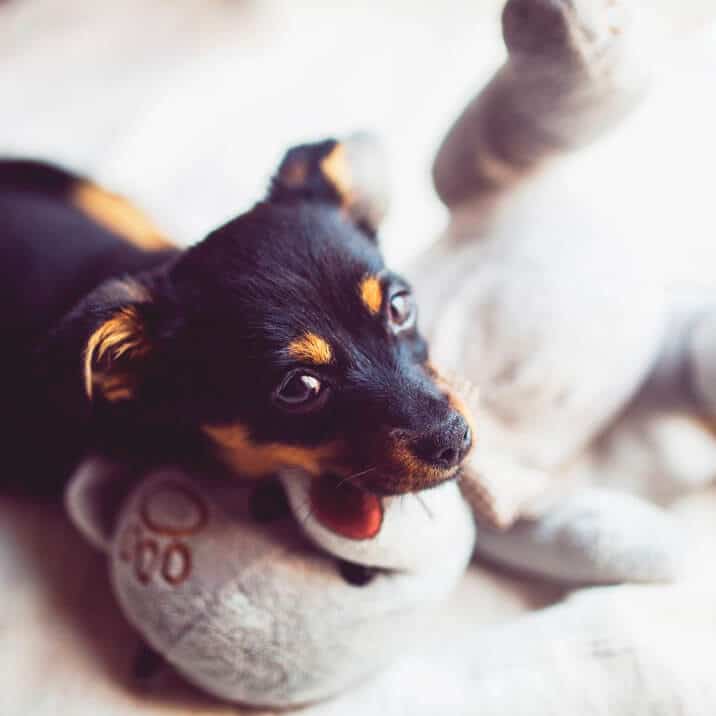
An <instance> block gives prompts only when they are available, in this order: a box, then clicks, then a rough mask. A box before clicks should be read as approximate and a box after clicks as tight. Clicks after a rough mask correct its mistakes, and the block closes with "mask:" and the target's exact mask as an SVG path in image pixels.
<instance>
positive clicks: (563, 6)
mask: <svg viewBox="0 0 716 716" xmlns="http://www.w3.org/2000/svg"><path fill="white" fill-rule="evenodd" d="M503 26H504V34H505V40H506V43H507V46H508V50H509V58H508V60H507V62H506V64H505V65H504V66H503V67H502V68H501V69H500V70H499V71H498V72H497V74H496V75H495V77H494V79H493V80H492V81H491V82H490V83H489V85H488V86H487V87H486V88H485V89H484V90H483V91H482V93H481V94H480V95H479V96H478V97H477V98H476V99H475V100H474V101H473V102H472V103H471V104H470V105H469V106H468V108H467V109H466V110H465V112H464V114H463V115H462V116H461V117H460V118H459V119H458V121H457V123H456V124H455V126H454V128H453V129H452V130H451V132H450V133H449V135H448V137H447V138H446V140H445V142H444V143H443V146H442V147H441V149H440V151H439V153H438V156H437V159H436V163H435V172H434V175H435V183H436V187H437V190H438V192H439V194H440V196H441V198H442V199H443V201H444V202H445V203H446V205H447V206H448V208H449V209H450V217H451V218H450V225H449V227H448V229H447V231H446V234H445V236H444V237H443V238H442V239H441V240H440V241H439V242H438V243H437V244H436V245H435V246H434V247H433V248H431V249H430V250H429V251H428V252H427V253H426V254H425V256H423V257H422V258H421V260H420V261H419V262H418V263H417V265H416V266H415V267H414V269H413V271H412V276H413V279H414V282H415V285H416V289H417V292H418V294H419V297H420V301H421V309H422V311H423V314H422V317H421V320H422V322H423V327H424V329H425V330H426V331H427V333H428V334H429V336H430V337H431V339H432V346H433V358H434V360H435V362H436V363H437V364H438V365H439V366H440V367H441V368H442V369H443V370H444V371H445V373H446V374H447V375H449V376H450V378H451V379H453V381H455V382H456V383H461V384H464V388H465V390H464V393H465V398H466V400H469V401H472V402H473V403H474V405H475V406H476V408H477V420H476V426H477V434H478V446H477V449H476V451H475V456H474V458H473V459H472V460H471V462H470V464H469V465H468V466H467V468H466V470H465V474H464V476H463V478H462V482H461V487H462V495H464V497H461V496H460V493H459V492H458V490H457V488H456V485H454V484H453V485H447V486H445V487H444V488H441V489H440V490H437V491H432V492H431V493H426V494H425V495H424V496H416V497H415V498H411V499H408V500H407V501H405V502H403V501H401V500H393V501H386V502H384V503H383V506H382V509H383V515H384V517H385V518H386V519H384V522H383V523H382V525H381V530H380V531H379V533H378V534H377V536H376V537H374V538H372V539H370V540H365V541H361V542H356V541H351V540H348V539H346V538H342V537H339V536H337V535H336V534H335V533H334V532H332V531H331V530H330V529H327V528H326V526H325V524H323V523H322V522H321V520H320V519H318V518H317V516H316V515H315V514H313V513H312V511H311V509H310V505H309V502H308V498H307V495H308V493H309V491H310V485H309V484H308V483H307V482H306V481H305V480H304V479H303V478H302V477H301V476H295V475H292V476H284V477H283V480H284V485H285V487H286V489H287V492H288V496H289V505H290V508H291V511H292V514H293V517H294V519H293V521H291V520H290V519H289V521H288V522H286V521H285V520H284V521H279V522H278V523H269V524H266V525H259V526H257V525H256V524H255V522H252V521H251V519H250V518H249V516H248V512H247V508H246V495H245V494H243V493H240V491H238V492H233V493H231V491H229V492H227V488H225V487H210V486H205V487H202V488H198V487H196V483H195V482H192V481H191V480H189V479H188V478H187V476H185V475H181V474H177V473H176V472H172V471H164V472H161V473H158V474H153V475H149V476H147V477H146V478H144V480H142V481H141V482H140V483H139V484H138V486H137V487H136V488H135V489H134V490H133V492H132V493H131V494H130V495H129V496H127V497H126V498H125V499H124V500H123V501H122V502H121V507H120V508H119V513H118V514H114V513H108V512H107V510H106V509H105V507H106V505H107V499H106V498H107V497H108V496H110V497H111V496H113V494H114V492H113V490H114V487H116V485H117V479H116V477H117V476H116V475H114V474H113V467H112V466H111V465H107V464H106V463H102V462H97V461H90V462H88V463H86V464H85V465H84V466H83V467H82V468H81V469H80V471H79V472H78V473H77V476H76V477H75V479H74V481H73V482H72V484H71V485H70V488H69V491H68V499H67V504H68V508H69V512H70V514H71V516H72V517H73V519H74V521H75V523H76V524H77V525H78V526H79V527H80V529H81V531H82V532H83V533H84V534H85V535H86V536H88V538H89V539H90V540H91V541H93V542H94V543H95V544H97V545H99V546H101V547H103V548H104V549H106V550H108V551H109V554H110V568H111V574H112V579H113V586H114V590H115V593H116V595H117V597H118V598H119V601H120V604H121V605H122V607H123V610H124V612H125V614H126V615H127V617H128V619H129V621H130V622H131V623H132V624H133V626H134V627H135V628H136V629H137V630H138V631H139V632H140V633H141V634H142V635H143V636H144V638H145V639H146V640H147V641H148V642H149V643H150V644H151V645H152V646H153V647H154V648H155V649H156V650H158V651H159V652H161V653H162V654H163V655H164V656H165V657H166V659H167V660H168V661H169V662H170V663H172V664H173V665H174V666H175V667H176V668H177V669H178V670H179V671H180V672H182V673H183V674H184V675H185V676H186V677H187V678H188V679H189V680H190V681H193V682H194V683H196V684H198V685H199V686H201V687H202V688H204V689H206V690H208V691H210V692H211V693H213V694H215V695H217V696H219V697H221V698H223V699H228V700H232V701H238V702H243V703H247V702H248V703H251V704H254V705H266V706H281V707H282V706H295V705H298V704H305V703H307V702H313V701H317V700H321V699H325V698H327V697H329V696H331V697H335V698H334V699H333V700H331V701H327V702H325V703H323V704H320V705H317V706H314V707H313V711H312V713H315V714H324V715H328V714H346V713H375V712H377V711H378V710H379V709H380V710H382V711H384V712H386V713H395V714H402V713H406V714H407V713H410V714H435V713H446V712H449V713H452V714H456V715H460V714H465V715H466V716H467V715H468V714H473V713H480V714H487V715H493V714H494V716H499V715H503V714H510V715H511V716H514V715H515V714H525V715H531V714H534V715H535V716H536V715H537V714H539V715H540V716H542V715H545V714H553V715H555V716H561V715H564V716H566V715H567V714H569V715H570V716H571V715H572V714H575V713H593V714H610V715H614V714H629V715H630V716H632V715H633V714H644V715H646V714H672V713H685V714H702V713H703V714H711V713H713V712H714V709H716V693H714V689H713V686H712V681H713V679H712V675H711V669H710V668H709V667H708V664H709V663H710V655H711V654H712V653H713V647H714V643H713V641H714V640H713V634H714V632H713V627H714V622H715V621H716V610H715V609H714V607H713V604H714V603H715V602H714V596H716V588H715V587H714V585H713V583H712V580H711V579H709V578H707V576H705V575H704V574H699V575H698V576H699V579H695V578H694V575H693V573H689V572H688V569H687V564H686V563H687V561H688V560H687V559H686V558H687V557H688V556H690V551H689V550H690V548H689V547H688V545H687V544H686V543H685V541H684V540H683V539H682V534H681V528H680V527H679V525H678V524H677V522H675V521H674V520H673V519H672V517H671V516H670V515H669V514H668V513H667V512H666V511H665V510H663V509H662V508H661V507H657V506H654V505H652V504H649V503H648V502H647V501H645V500H642V499H641V498H640V497H637V496H633V495H628V494H624V493H623V492H618V491H616V490H612V489H605V488H604V487H600V486H595V485H594V483H595V481H599V480H601V481H602V482H609V481H610V480H612V476H613V474H614V471H613V470H612V466H613V465H615V464H619V465H620V466H621V468H620V469H621V470H622V471H623V470H625V469H626V470H630V469H633V471H634V472H633V476H632V477H633V479H626V480H623V479H622V480H621V481H620V484H624V483H625V482H626V483H628V484H630V485H631V486H633V487H635V488H639V489H638V490H637V491H639V492H647V493H649V494H650V495H651V496H654V495H656V496H657V497H658V498H659V501H660V502H662V503H664V504H666V503H668V501H669V499H670V498H671V497H673V495H675V494H678V493H679V492H683V491H684V490H686V489H690V488H691V487H692V486H693V485H694V484H697V485H700V484H703V483H704V482H706V481H707V480H708V479H710V478H711V476H712V469H711V468H712V466H716V459H715V456H716V453H715V452H714V451H713V447H712V446H711V444H710V436H709V435H708V433H707V430H706V427H704V426H705V425H706V426H707V425H708V421H709V419H710V417H711V415H712V414H713V405H714V400H716V388H715V387H714V386H716V382H714V380H713V379H714V378H716V376H714V375H712V373H713V372H714V368H713V367H712V366H713V365H715V364H716V363H715V362H714V361H713V360H712V356H713V355H714V353H715V352H716V322H715V321H714V318H713V317H714V315H716V314H713V313H711V312H710V311H709V305H710V301H709V297H708V292H706V293H705V294H703V295H705V298H703V297H702V295H701V294H698V295H695V294H694V293H693V292H690V294H689V295H688V296H687V298H688V300H681V298H680V297H677V298H678V299H679V300H672V299H674V294H673V292H671V291H670V290H669V289H670V288H671V287H672V286H673V285H674V284H675V279H674V277H673V276H670V275H669V269H676V268H678V266H677V264H676V263H675V262H672V261H671V260H670V259H669V258H668V252H666V251H662V249H663V248H664V244H665V243H667V241H668V242H671V244H672V245H673V244H674V243H676V244H677V246H678V242H679V241H680V240H681V238H680V237H679V236H676V235H675V234H674V231H675V228H676V227H677V226H678V224H677V223H676V220H675V219H674V215H675V213H678V211H679V210H680V209H683V206H684V203H686V202H685V201H681V200H677V199H676V198H675V196H674V194H675V191H676V189H675V185H674V182H672V183H671V184H670V185H669V187H668V188H667V189H664V188H663V187H662V186H661V184H660V183H659V182H656V181H654V178H653V176H652V177H651V178H649V177H647V178H645V179H644V178H643V176H644V175H645V174H646V175H648V174H650V173H652V174H654V173H656V172H658V166H657V162H656V161H655V160H654V159H652V160H651V161H650V162H648V161H645V160H644V157H643V156H641V157H638V158H639V161H635V160H630V159H629V149H630V148H631V147H632V144H633V143H635V141H636V139H637V138H638V136H639V127H640V126H650V125H649V122H650V121H651V120H649V119H648V116H649V115H648V114H647V113H646V109H647V108H648V106H649V102H648V101H647V97H648V91H647V89H648V80H649V76H650V74H649V71H648V70H649V68H648V67H646V66H645V64H647V63H645V59H647V58H648V55H647V53H646V52H645V50H644V47H645V46H644V45H641V44H639V42H638V41H637V37H638V33H639V31H640V28H639V27H638V24H637V23H636V22H634V23H632V22H631V20H630V18H629V15H628V13H627V12H626V10H625V8H624V7H623V6H622V4H621V3H619V2H614V1H613V0H574V1H570V2H567V1H561V0H510V1H509V2H508V3H507V6H506V8H505V11H504V16H503ZM657 106H658V105H657ZM645 118H646V119H645ZM640 122H644V123H645V124H644V125H640ZM654 151H656V150H654ZM637 156H638V155H637ZM670 166H676V165H675V164H670ZM671 171H672V172H673V169H672V170H671ZM637 177H642V178H640V179H639V180H637ZM670 178H671V179H676V180H677V181H676V184H678V177H673V176H672V177H670ZM662 183H663V182H662ZM640 187H641V192H640V191H639V188H640ZM659 191H661V192H662V194H659ZM597 192H598V196H599V197H600V200H599V201H595V195H597V194H596V193H597ZM698 192H699V189H698V188H694V191H693V192H692V191H691V185H690V186H689V195H690V200H689V203H690V202H693V203H694V204H695V203H697V202H696V200H697V199H698V196H697V195H698ZM627 193H628V194H629V196H628V201H627V200H625V196H626V194H627ZM665 196H668V197H670V201H666V200H665ZM602 197H603V198H602ZM704 206H706V207H707V206H708V204H707V203H704ZM647 209H648V211H647ZM682 216H683V214H682ZM704 225H708V224H704ZM681 229H682V231H685V229H684V227H683V226H682V227H681ZM644 236H646V237H648V239H647V240H645V239H644V238H643V237H644ZM645 246H648V247H650V248H651V250H652V254H651V258H652V259H653V260H650V261H649V263H648V267H647V266H646V265H645V260H644V257H645V253H644V250H645ZM662 255H663V257H664V258H662ZM662 269H663V270H662ZM677 278H680V277H677ZM677 411H678V412H679V413H680V414H681V415H683V414H687V415H688V416H689V421H688V425H687V426H686V427H685V426H684V423H683V419H681V422H678V423H672V422H669V421H668V420H667V417H668V415H669V414H671V413H674V412H677ZM665 416H667V417H665ZM693 418H696V420H693ZM665 420H666V422H664V421H665ZM664 426H665V427H664ZM686 428H688V430H692V431H695V433H694V435H696V437H694V435H691V434H690V436H689V437H685V435H684V430H685V429H686ZM655 430H656V431H657V433H658V435H660V436H663V437H664V441H661V442H658V443H655V442H654V441H653V440H650V437H653V435H654V434H655V433H654V431H655ZM667 433H668V434H667ZM673 440H675V441H676V442H675V443H673V444H675V445H677V446H684V445H695V444H698V450H699V451H700V452H699V455H701V456H702V457H703V459H701V460H700V461H699V463H698V466H697V469H695V470H694V471H691V472H689V471H688V470H687V469H686V467H687V466H684V465H683V464H681V463H680V461H674V460H672V459H670V455H671V453H668V454H665V453H664V445H671V444H672V442H670V441H673ZM689 441H691V442H689ZM694 441H696V443H695V442H694ZM629 446H631V447H629ZM635 446H638V449H637V447H635ZM649 447H651V449H647V448H649ZM709 450H710V451H711V452H709ZM635 451H636V453H638V455H637V457H638V459H627V458H629V457H630V456H633V455H634V453H635ZM625 455H626V457H625ZM709 460H710V461H711V462H709ZM647 473H648V474H649V475H651V476H652V477H653V478H654V482H653V484H649V485H648V486H647V488H646V489H642V488H643V486H644V479H643V475H646V474H647ZM612 481H613V480H612ZM234 490H236V488H234ZM420 499H423V500H424V502H423V503H421V502H420ZM467 504H469V505H470V506H471V507H472V508H473V510H472V512H473V513H474V516H475V518H476V522H477V531H476V532H475V530H474V528H473V518H472V515H471V513H470V511H468V510H467V508H466V505H467ZM307 506H308V509H307ZM306 539H307V540H308V542H306V541H305V540H306ZM308 543H312V544H313V545H314V546H317V547H318V548H319V550H316V549H314V548H308V547H307V544H308ZM148 545H149V546H148ZM474 551H475V552H476V553H477V555H478V557H481V558H486V559H487V560H489V561H490V562H495V563H498V564H500V565H503V566H508V567H510V568H513V569H515V570H517V571H518V572H521V573H528V574H530V575H532V576H539V577H547V578H549V579H551V580H553V581H556V582H558V583H561V584H565V585H569V586H570V587H575V586H585V585H594V584H615V583H620V582H630V581H631V582H644V583H652V584H654V583H656V584H659V583H661V584H659V586H639V587H637V586H615V587H602V588H600V589H587V590H580V591H578V592H577V593H576V594H574V595H573V596H571V597H569V598H568V599H567V600H566V601H564V602H562V603H560V604H558V605H556V606H553V607H551V608H549V609H546V610H543V611H539V612H537V613H535V614H532V615H528V616H526V617H521V618H519V619H517V620H515V621H512V622H509V623H507V624H504V625H499V626H492V627H489V628H485V629H483V630H479V631H478V630H475V629H474V628H472V627H473V625H474V624H475V623H476V622H475V621H474V620H473V618H472V617H469V616H467V614H468V613H469V610H470V609H472V610H486V611H489V610H490V608H491V607H490V605H489V604H486V603H485V602H479V601H478V600H475V601H474V602H473V603H470V602H468V604H467V605H466V608H467V610H468V611H467V612H462V613H458V614H456V616H455V620H457V621H458V622H460V623H464V624H466V625H469V627H468V628H463V629H458V630H457V631H458V633H457V635H456V636H455V632H453V637H454V638H453V637H451V639H450V640H449V641H442V642H440V640H438V641H439V642H440V646H439V647H435V642H434V641H433V642H431V641H429V640H428V639H427V637H425V639H422V637H423V636H424V634H423V633H422V629H423V628H425V631H428V629H427V625H429V624H430V623H431V622H432V620H433V619H434V614H435V607H436V605H438V608H439V605H440V603H442V600H444V599H445V598H446V597H447V595H448V594H449V593H450V592H451V590H452V589H453V588H454V587H455V584H456V582H457V581H458V578H459V576H460V574H461V572H462V570H463V569H464V567H465V564H466V562H467V561H468V559H469V558H470V556H471V554H473V552H474ZM346 564H347V565H349V567H350V569H349V571H348V572H346V571H345V569H344V567H342V566H338V567H336V565H346ZM361 566H362V567H368V568H370V570H365V571H361V570H360V567H361ZM376 568H377V569H376ZM351 570H353V571H352V572H351ZM356 570H357V572H356ZM682 571H686V573H687V577H686V578H685V581H683V582H681V583H678V584H672V585H664V584H663V583H664V582H672V581H674V580H676V579H677V577H678V576H679V574H680V572H682ZM469 572H470V574H469V576H468V577H467V580H469V581H471V584H473V586H474V592H473V594H478V593H479V590H480V589H483V588H484V589H488V588H489V586H488V585H487V582H485V581H483V577H482V576H480V575H482V574H484V573H483V572H479V573H478V572H477V571H476V570H474V569H470V570H469ZM351 574H352V575H353V577H352V576H351ZM355 574H358V575H360V577H359V578H358V579H356V578H354V577H355ZM359 584H362V586H359ZM516 588H517V589H519V588H518V587H516ZM473 616H474V615H473ZM408 637H410V638H408ZM369 676H371V677H372V678H371V679H370V680H368V681H365V680H366V679H367V678H368V677H369ZM342 692H344V693H342Z"/></svg>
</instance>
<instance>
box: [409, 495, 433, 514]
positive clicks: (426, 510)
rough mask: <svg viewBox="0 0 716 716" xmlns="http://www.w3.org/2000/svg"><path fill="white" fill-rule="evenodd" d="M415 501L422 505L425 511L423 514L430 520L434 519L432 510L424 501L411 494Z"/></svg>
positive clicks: (418, 496)
mask: <svg viewBox="0 0 716 716" xmlns="http://www.w3.org/2000/svg"><path fill="white" fill-rule="evenodd" d="M413 495H414V497H415V499H416V500H417V501H418V502H419V503H420V504H421V505H422V507H423V509H424V510H425V514H426V515H427V516H428V517H429V518H430V519H431V520H433V519H435V515H434V514H433V512H432V510H431V509H430V508H429V507H428V506H427V505H426V504H425V500H423V498H422V497H421V496H420V495H419V494H418V493H417V492H414V493H413Z"/></svg>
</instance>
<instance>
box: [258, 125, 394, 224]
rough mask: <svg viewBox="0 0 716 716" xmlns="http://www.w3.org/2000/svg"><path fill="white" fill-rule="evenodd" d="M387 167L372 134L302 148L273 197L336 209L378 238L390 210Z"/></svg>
mask: <svg viewBox="0 0 716 716" xmlns="http://www.w3.org/2000/svg"><path fill="white" fill-rule="evenodd" d="M385 164H386V162H385V157H384V153H383V150H382V148H381V146H380V144H379V143H378V142H377V140H376V139H375V138H373V137H371V136H370V135H367V134H356V135H353V136H351V137H349V138H348V139H345V140H343V141H338V140H335V139H328V140H326V141H323V142H318V143H316V144H302V145H300V146H298V147H294V148H293V149H290V150H289V151H288V152H287V153H286V156H285V157H284V158H283V161H282V162H281V165H280V166H279V168H278V171H277V172H276V175H275V176H274V178H273V181H272V184H271V191H270V192H269V197H268V198H269V201H272V202H287V201H293V200H304V201H317V202H325V203H330V204H333V205H335V206H338V207H340V209H341V211H343V212H344V214H345V215H346V216H347V217H348V218H350V219H351V220H352V221H353V222H355V224H356V225H357V226H358V227H359V228H361V229H362V230H363V231H365V233H366V234H367V235H368V236H370V237H371V238H374V237H375V235H376V233H377V231H378V227H379V225H380V223H381V221H382V220H383V218H384V217H385V214H386V212H387V209H388V182H387V172H386V171H385Z"/></svg>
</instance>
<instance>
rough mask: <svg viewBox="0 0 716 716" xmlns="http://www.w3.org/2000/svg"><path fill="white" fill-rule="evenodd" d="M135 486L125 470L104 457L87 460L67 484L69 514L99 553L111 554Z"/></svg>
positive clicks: (66, 497) (66, 506)
mask: <svg viewBox="0 0 716 716" xmlns="http://www.w3.org/2000/svg"><path fill="white" fill-rule="evenodd" d="M131 485H132V482H131V481H130V480H128V479H127V476H126V474H125V471H124V469H123V468H122V467H120V466H119V465H117V464H116V463H113V462H111V461H109V460H106V459H104V458H101V457H90V458H87V459H86V460H84V461H83V462H82V463H81V464H80V466H79V467H78V468H77V470H76V471H75V473H74V474H73V475H72V477H71V478H70V481H69V482H68V483H67V487H66V488H65V509H66V511H67V514H68V515H69V518H70V520H71V521H72V523H73V524H74V525H75V527H76V528H77V529H78V530H79V531H80V532H81V534H82V536H83V537H84V538H85V539H86V540H87V541H88V542H89V543H90V544H91V545H92V546H94V547H96V548H97V549H101V550H103V551H105V552H107V551H108V550H109V548H110V544H111V541H112V536H113V533H114V525H115V521H116V519H117V515H118V513H119V509H120V507H121V505H122V502H123V500H124V498H125V496H126V495H127V492H128V490H129V489H130V488H131Z"/></svg>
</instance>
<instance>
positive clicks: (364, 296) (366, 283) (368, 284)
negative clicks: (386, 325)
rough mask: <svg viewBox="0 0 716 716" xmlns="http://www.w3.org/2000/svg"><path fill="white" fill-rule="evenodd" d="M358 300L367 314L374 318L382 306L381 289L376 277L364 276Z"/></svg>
mask: <svg viewBox="0 0 716 716" xmlns="http://www.w3.org/2000/svg"><path fill="white" fill-rule="evenodd" d="M359 290H360V298H361V301H363V305H364V306H365V307H366V308H367V309H368V312H369V313H371V314H373V315H374V316H375V315H376V314H377V313H378V311H380V307H381V306H382V305H383V288H382V287H381V285H380V281H379V280H378V277H377V276H365V277H364V278H363V280H362V281H361V282H360V286H359Z"/></svg>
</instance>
